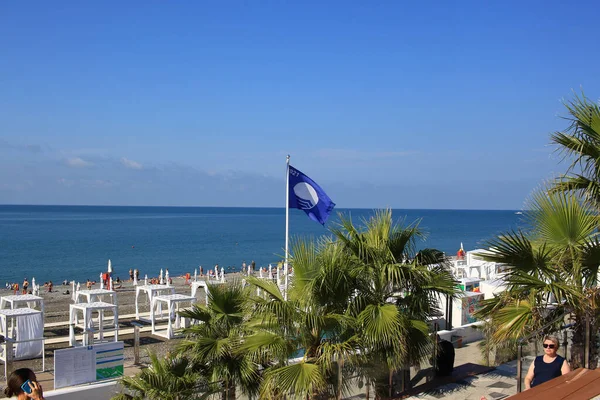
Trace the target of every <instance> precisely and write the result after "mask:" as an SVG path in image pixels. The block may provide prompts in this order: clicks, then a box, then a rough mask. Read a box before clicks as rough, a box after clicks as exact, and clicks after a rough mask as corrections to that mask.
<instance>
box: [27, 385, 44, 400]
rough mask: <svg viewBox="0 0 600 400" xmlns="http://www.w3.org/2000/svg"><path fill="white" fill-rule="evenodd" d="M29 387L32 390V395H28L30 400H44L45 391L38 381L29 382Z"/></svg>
mask: <svg viewBox="0 0 600 400" xmlns="http://www.w3.org/2000/svg"><path fill="white" fill-rule="evenodd" d="M29 387H30V388H31V393H29V394H27V396H29V398H31V399H33V400H44V391H43V390H42V385H40V384H39V383H38V382H36V381H29Z"/></svg>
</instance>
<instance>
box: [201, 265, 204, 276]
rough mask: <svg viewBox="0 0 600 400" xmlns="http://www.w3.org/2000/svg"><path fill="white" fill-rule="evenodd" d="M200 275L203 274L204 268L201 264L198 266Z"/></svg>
mask: <svg viewBox="0 0 600 400" xmlns="http://www.w3.org/2000/svg"><path fill="white" fill-rule="evenodd" d="M200 276H204V268H202V265H201V266H200Z"/></svg>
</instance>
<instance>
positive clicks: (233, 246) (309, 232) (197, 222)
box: [0, 206, 520, 284]
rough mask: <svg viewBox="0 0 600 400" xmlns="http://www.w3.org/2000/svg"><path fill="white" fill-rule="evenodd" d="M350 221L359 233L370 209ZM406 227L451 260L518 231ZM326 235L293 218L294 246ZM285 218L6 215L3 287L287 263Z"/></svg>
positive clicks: (515, 221) (141, 212)
mask: <svg viewBox="0 0 600 400" xmlns="http://www.w3.org/2000/svg"><path fill="white" fill-rule="evenodd" d="M336 211H337V212H343V213H346V214H347V213H350V214H351V216H352V218H353V220H354V221H355V223H356V224H360V220H361V219H362V218H366V217H369V216H370V215H372V213H373V210H363V209H352V210H343V209H341V210H336ZM393 215H394V217H395V218H398V219H405V221H406V222H413V221H415V220H417V219H421V223H420V227H421V228H423V229H424V230H425V231H426V232H427V239H426V240H425V241H424V242H420V243H419V244H418V246H419V247H420V248H425V247H433V248H438V249H440V250H442V251H445V252H446V253H449V254H455V253H456V251H457V249H458V248H459V247H460V243H461V242H462V243H463V244H464V247H465V250H471V249H475V248H480V247H481V246H482V245H483V244H484V243H485V241H486V240H488V239H490V238H491V237H493V236H494V235H496V234H499V233H502V232H505V231H507V230H510V229H514V228H516V227H517V226H518V225H519V220H520V216H519V215H517V214H515V211H480V210H477V211H468V210H393ZM336 221H338V218H337V217H334V216H332V217H331V218H330V220H329V221H328V223H327V225H326V226H325V227H323V226H321V225H319V224H318V223H316V222H313V221H312V220H310V219H309V218H308V217H307V216H306V215H305V214H304V212H302V211H300V210H295V209H294V210H290V237H294V236H303V237H314V238H316V237H318V236H320V235H325V234H328V233H329V231H328V227H330V226H332V225H333V224H335V223H336ZM284 245H285V209H283V208H281V209H280V208H218V207H101V206H0V271H1V273H0V283H1V284H4V282H13V281H22V280H23V278H24V277H28V278H29V279H31V277H35V278H36V280H37V282H44V281H48V280H52V281H53V282H55V283H56V282H61V281H63V280H65V279H67V280H73V279H74V280H76V281H85V280H86V279H87V278H90V279H98V276H99V274H100V272H102V271H104V270H106V267H107V262H108V259H111V262H112V266H113V270H114V276H119V277H120V278H122V279H123V278H125V279H126V278H128V271H129V269H130V268H133V269H135V268H137V269H139V270H140V276H142V277H143V276H144V274H148V276H158V274H159V271H160V269H161V268H163V269H165V268H168V269H169V272H170V274H171V276H176V275H181V274H184V273H186V272H190V273H192V274H193V272H194V268H197V267H198V266H200V265H202V266H203V267H204V270H205V271H206V270H207V268H212V267H214V265H215V264H219V265H220V266H222V267H225V268H226V271H233V270H238V271H239V269H240V267H241V264H242V262H244V261H245V262H246V263H250V262H251V261H252V260H254V261H255V262H256V264H257V265H259V266H263V265H267V264H268V263H276V262H277V261H278V260H280V259H281V258H282V257H283V254H284V250H283V249H284Z"/></svg>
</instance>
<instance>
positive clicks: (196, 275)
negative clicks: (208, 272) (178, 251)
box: [194, 268, 198, 282]
mask: <svg viewBox="0 0 600 400" xmlns="http://www.w3.org/2000/svg"><path fill="white" fill-rule="evenodd" d="M197 281H198V268H195V269H194V282H197Z"/></svg>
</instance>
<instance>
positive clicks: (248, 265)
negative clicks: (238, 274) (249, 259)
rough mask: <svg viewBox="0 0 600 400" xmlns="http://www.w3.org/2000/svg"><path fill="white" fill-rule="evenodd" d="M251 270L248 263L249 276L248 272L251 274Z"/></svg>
mask: <svg viewBox="0 0 600 400" xmlns="http://www.w3.org/2000/svg"><path fill="white" fill-rule="evenodd" d="M251 271H252V270H251V269H250V266H249V265H248V276H250V274H251Z"/></svg>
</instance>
